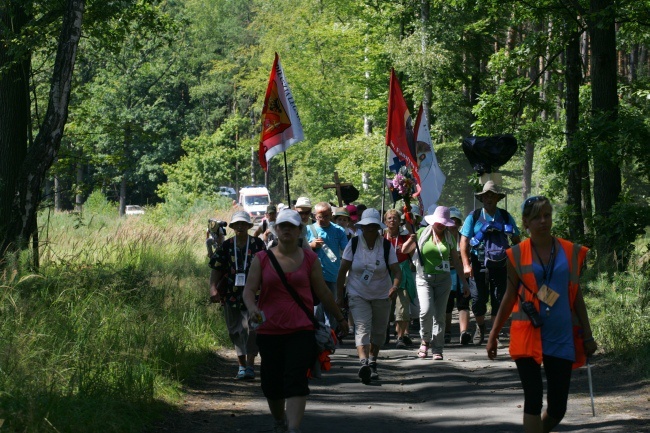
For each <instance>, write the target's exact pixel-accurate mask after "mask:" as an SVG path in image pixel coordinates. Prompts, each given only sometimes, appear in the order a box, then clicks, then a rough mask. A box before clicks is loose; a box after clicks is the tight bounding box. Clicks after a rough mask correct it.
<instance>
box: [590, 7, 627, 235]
mask: <svg viewBox="0 0 650 433" xmlns="http://www.w3.org/2000/svg"><path fill="white" fill-rule="evenodd" d="M589 12H590V13H589V34H590V40H591V88H592V90H591V109H592V112H593V119H594V122H595V124H594V129H595V130H596V132H597V134H598V136H597V137H595V142H596V146H595V148H594V151H593V160H594V204H595V210H596V213H597V214H599V215H602V216H607V215H608V214H609V211H610V209H611V208H612V206H614V204H615V203H616V202H617V201H618V198H619V195H620V193H621V169H620V165H619V164H620V161H619V160H618V158H616V156H615V155H617V152H616V143H617V133H616V120H617V117H618V93H617V81H618V80H617V74H616V30H615V18H616V3H615V2H614V1H613V0H591V2H590V11H589ZM606 244H607V242H605V243H603V246H605V245H606Z"/></svg>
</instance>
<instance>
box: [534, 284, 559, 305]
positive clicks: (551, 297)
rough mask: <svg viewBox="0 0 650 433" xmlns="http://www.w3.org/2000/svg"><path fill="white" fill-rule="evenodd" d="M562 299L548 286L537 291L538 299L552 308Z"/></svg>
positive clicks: (543, 286)
mask: <svg viewBox="0 0 650 433" xmlns="http://www.w3.org/2000/svg"><path fill="white" fill-rule="evenodd" d="M559 297H560V294H559V293H558V292H556V291H555V290H553V289H551V288H550V287H549V286H547V285H546V284H544V285H542V287H541V288H540V289H539V290H538V291H537V299H539V300H540V301H542V302H543V303H545V304H546V305H548V306H549V307H552V306H553V305H554V304H555V301H557V299H558V298H559Z"/></svg>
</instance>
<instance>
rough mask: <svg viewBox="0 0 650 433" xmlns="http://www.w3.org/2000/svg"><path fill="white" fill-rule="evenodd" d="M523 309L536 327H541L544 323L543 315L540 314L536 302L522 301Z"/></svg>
mask: <svg viewBox="0 0 650 433" xmlns="http://www.w3.org/2000/svg"><path fill="white" fill-rule="evenodd" d="M521 309H522V310H523V312H524V313H526V315H527V316H528V318H529V319H530V322H531V323H532V324H533V326H534V327H535V328H539V327H540V326H542V325H543V324H544V322H543V321H542V317H541V316H540V315H539V312H538V311H537V309H536V308H535V304H533V303H532V302H530V301H524V302H522V303H521Z"/></svg>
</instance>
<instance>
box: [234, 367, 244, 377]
mask: <svg viewBox="0 0 650 433" xmlns="http://www.w3.org/2000/svg"><path fill="white" fill-rule="evenodd" d="M245 378H246V367H244V366H242V365H240V366H239V370H238V371H237V376H235V379H237V380H242V379H245Z"/></svg>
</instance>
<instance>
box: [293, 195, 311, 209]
mask: <svg viewBox="0 0 650 433" xmlns="http://www.w3.org/2000/svg"><path fill="white" fill-rule="evenodd" d="M297 207H299V208H309V209H311V208H312V205H311V200H309V199H308V198H307V197H298V200H296V204H295V205H294V208H297Z"/></svg>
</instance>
